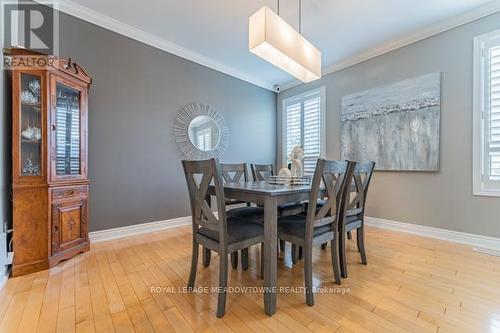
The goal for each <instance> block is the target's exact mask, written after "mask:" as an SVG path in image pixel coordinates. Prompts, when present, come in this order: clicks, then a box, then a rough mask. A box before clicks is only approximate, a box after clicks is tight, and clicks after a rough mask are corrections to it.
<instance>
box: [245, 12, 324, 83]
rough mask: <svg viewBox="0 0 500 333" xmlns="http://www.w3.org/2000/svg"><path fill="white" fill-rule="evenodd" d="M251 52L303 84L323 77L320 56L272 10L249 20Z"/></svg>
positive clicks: (312, 46) (316, 50) (314, 48)
mask: <svg viewBox="0 0 500 333" xmlns="http://www.w3.org/2000/svg"><path fill="white" fill-rule="evenodd" d="M248 48H249V50H250V52H252V53H253V54H256V55H258V56H259V57H261V58H263V59H264V60H266V61H268V62H270V63H271V64H273V65H275V66H277V67H279V68H281V69H282V70H284V71H285V72H288V73H289V74H291V75H293V76H295V77H296V78H297V79H299V80H301V81H303V82H310V81H314V80H317V79H319V78H320V77H321V52H320V51H319V50H318V49H317V48H316V47H314V45H312V44H311V43H309V42H308V41H307V40H306V39H305V38H304V37H303V36H302V35H301V34H299V33H298V32H297V31H295V29H293V28H292V27H291V26H290V25H289V24H288V23H286V22H285V21H284V20H283V19H282V18H281V17H279V16H278V15H276V14H275V13H274V12H273V11H272V10H271V9H270V8H269V7H266V6H264V7H262V8H261V9H259V10H258V11H257V12H256V13H255V14H253V15H252V16H250V19H249V43H248Z"/></svg>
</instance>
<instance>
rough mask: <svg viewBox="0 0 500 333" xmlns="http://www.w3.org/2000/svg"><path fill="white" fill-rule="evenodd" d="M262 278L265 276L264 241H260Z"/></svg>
mask: <svg viewBox="0 0 500 333" xmlns="http://www.w3.org/2000/svg"><path fill="white" fill-rule="evenodd" d="M260 278H261V279H263V278H264V243H260Z"/></svg>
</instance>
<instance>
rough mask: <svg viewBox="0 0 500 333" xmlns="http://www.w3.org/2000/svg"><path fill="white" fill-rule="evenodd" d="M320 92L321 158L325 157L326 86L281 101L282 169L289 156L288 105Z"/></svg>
mask: <svg viewBox="0 0 500 333" xmlns="http://www.w3.org/2000/svg"><path fill="white" fill-rule="evenodd" d="M316 93H319V96H320V108H319V112H320V131H321V133H320V158H325V152H326V146H325V144H326V115H325V114H326V88H325V87H324V86H323V87H320V88H316V89H312V90H308V91H305V92H303V93H300V94H298V95H294V96H291V97H288V98H285V99H283V101H282V103H281V147H280V149H281V164H282V165H281V166H280V167H279V168H278V169H280V168H281V167H285V165H284V163H286V161H287V159H288V158H287V156H286V139H287V138H286V133H287V130H286V129H287V128H286V126H287V121H286V105H287V104H291V103H293V102H294V101H296V100H301V99H303V98H304V97H305V96H308V95H312V94H316Z"/></svg>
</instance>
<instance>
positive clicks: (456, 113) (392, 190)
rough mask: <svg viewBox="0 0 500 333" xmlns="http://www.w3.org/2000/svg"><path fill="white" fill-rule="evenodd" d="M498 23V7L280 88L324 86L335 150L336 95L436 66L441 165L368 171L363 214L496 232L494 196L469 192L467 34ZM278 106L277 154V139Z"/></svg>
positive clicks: (499, 226)
mask: <svg viewBox="0 0 500 333" xmlns="http://www.w3.org/2000/svg"><path fill="white" fill-rule="evenodd" d="M496 29H500V13H497V14H495V15H492V16H489V17H486V18H483V19H481V20H478V21H475V22H472V23H469V24H467V25H464V26H461V27H458V28H455V29H453V30H450V31H447V32H444V33H442V34H439V35H436V36H433V37H431V38H428V39H425V40H422V41H419V42H417V43H415V44H412V45H409V46H406V47H404V48H401V49H398V50H395V51H393V52H390V53H387V54H384V55H382V56H379V57H376V58H374V59H371V60H369V61H366V62H363V63H361V64H358V65H355V66H352V67H349V68H347V69H344V70H342V71H339V72H336V73H333V74H330V75H327V76H325V77H323V78H322V79H321V80H319V81H315V82H312V83H310V84H307V85H301V86H298V87H295V88H292V89H289V90H286V91H284V92H282V93H280V94H279V96H278V106H280V105H281V101H282V100H283V98H286V97H289V96H292V95H295V94H297V93H300V92H303V91H305V90H308V89H313V88H316V87H319V86H325V87H326V128H327V133H326V134H327V135H326V141H327V142H326V154H327V156H326V157H327V158H330V159H338V158H340V98H341V97H342V96H344V95H346V94H350V93H354V92H358V91H362V90H366V89H370V88H374V87H378V86H381V85H385V84H388V83H391V82H396V81H400V80H404V79H407V78H411V77H415V76H419V75H422V74H427V73H433V72H442V110H441V171H440V172H436V173H417V172H376V174H375V176H374V179H373V183H372V187H371V189H370V193H369V196H368V202H367V204H368V215H369V216H373V217H380V218H385V219H391V220H395V221H401V222H407V223H414V224H420V225H424V226H432V227H437V228H443V229H448V230H455V231H462V232H468V233H474V234H481V235H487V236H492V237H500V198H492V197H478V196H473V195H472V65H473V63H472V59H473V53H472V48H473V42H472V40H473V38H474V37H475V36H477V35H480V34H483V33H486V32H490V31H493V30H496ZM280 115H281V108H279V112H278V118H277V122H278V138H277V139H278V156H281V153H280V142H281V131H280V123H281V116H280Z"/></svg>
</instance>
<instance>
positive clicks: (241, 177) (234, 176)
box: [220, 163, 264, 270]
mask: <svg viewBox="0 0 500 333" xmlns="http://www.w3.org/2000/svg"><path fill="white" fill-rule="evenodd" d="M220 167H221V172H222V179H223V181H224V183H241V182H247V181H248V180H249V177H248V172H247V164H246V163H237V164H229V163H221V164H220ZM225 202H226V205H227V206H231V205H241V204H246V207H237V208H231V209H229V210H228V211H227V213H226V214H227V215H228V216H233V217H238V218H243V219H253V220H262V219H263V217H264V208H263V207H255V206H252V205H251V204H250V203H247V202H245V201H239V200H228V199H225ZM241 263H242V264H241V267H242V269H243V270H247V269H248V248H245V249H243V250H242V251H241ZM231 266H232V267H233V269H236V268H238V252H234V253H231Z"/></svg>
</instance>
